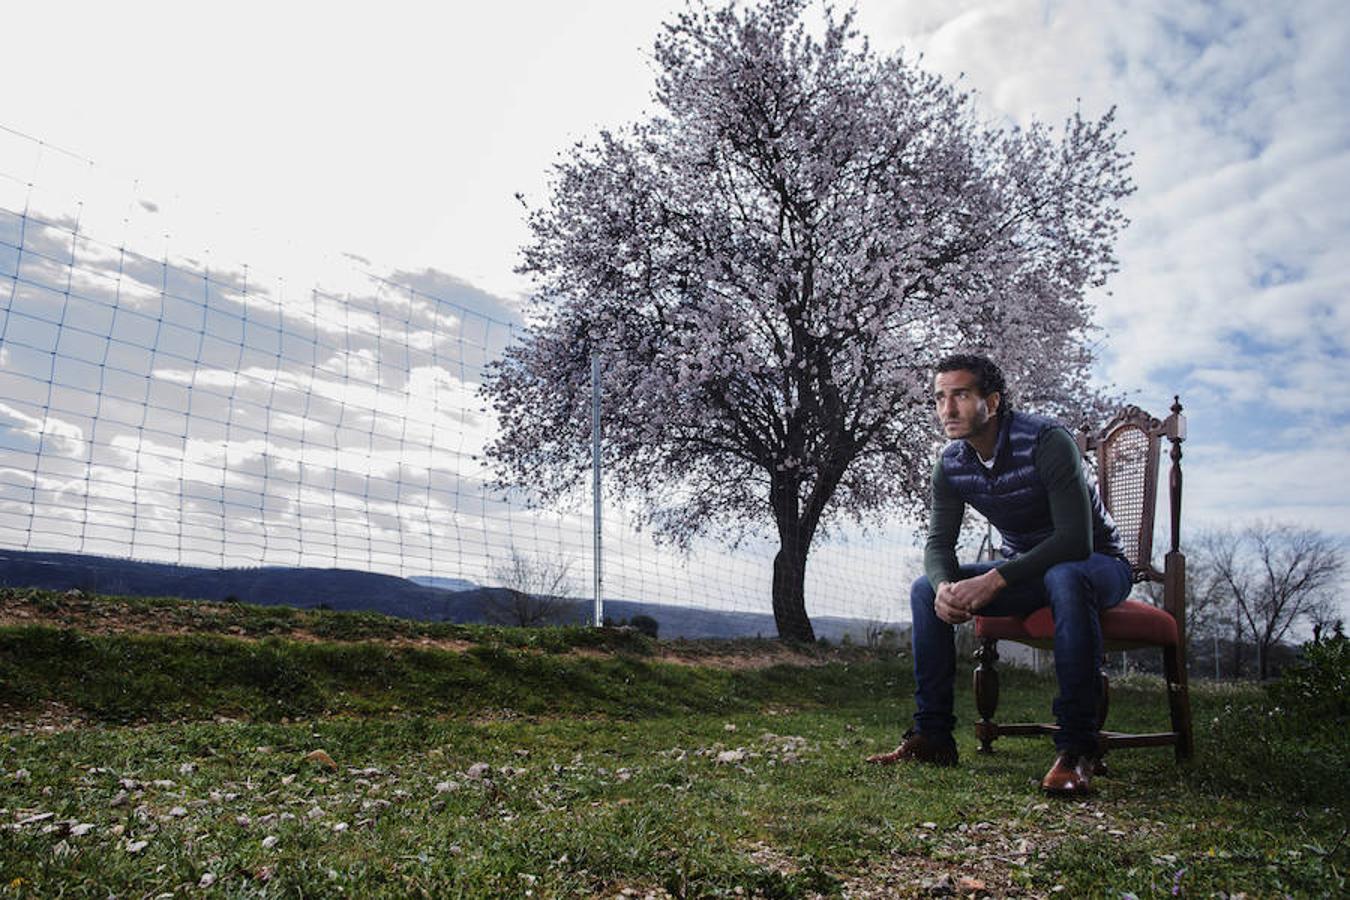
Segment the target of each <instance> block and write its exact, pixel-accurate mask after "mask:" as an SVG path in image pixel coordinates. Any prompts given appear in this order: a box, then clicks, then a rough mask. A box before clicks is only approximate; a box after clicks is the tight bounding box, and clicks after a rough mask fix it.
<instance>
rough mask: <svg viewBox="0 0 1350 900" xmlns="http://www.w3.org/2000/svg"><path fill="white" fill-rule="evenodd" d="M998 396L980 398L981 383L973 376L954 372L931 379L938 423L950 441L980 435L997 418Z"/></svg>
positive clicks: (961, 370) (969, 373)
mask: <svg viewBox="0 0 1350 900" xmlns="http://www.w3.org/2000/svg"><path fill="white" fill-rule="evenodd" d="M1000 399H1002V398H1000V397H999V395H998V392H993V393H991V394H990V395H989V396H987V397H981V396H980V382H979V379H978V378H977V377H976V376H975V373H974V372H967V371H965V370H964V369H956V370H954V371H951V372H939V373H938V374H937V377H936V378H935V379H933V401H934V403H935V404H936V407H937V417H938V423H939V424H940V425H942V430H943V432H944V433H945V434H946V435H947V438H948V439H949V440H953V441H955V440H961V439H966V440H969V439H971V438H973V437H977V436H979V435H981V434H983V433H984V432H985V431H986V430H987V429H988V428H989V427H990V422H991V420H992V419H993V417H994V416H995V415H997V414H998V404H999V400H1000Z"/></svg>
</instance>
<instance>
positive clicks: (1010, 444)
mask: <svg viewBox="0 0 1350 900" xmlns="http://www.w3.org/2000/svg"><path fill="white" fill-rule="evenodd" d="M1062 427H1063V426H1062V425H1060V424H1059V423H1058V422H1056V421H1054V420H1053V419H1047V418H1044V417H1043V416H1036V415H1032V414H1031V413H1024V412H1018V411H1016V410H1014V411H1013V413H1012V414H1011V415H1007V416H1004V417H1003V420H1002V422H1001V424H1000V427H999V432H998V443H997V444H996V445H995V446H994V467H993V469H987V468H985V466H984V464H983V463H981V462H980V457H979V454H978V453H976V452H975V448H973V447H971V446H970V444H968V443H966V442H965V441H952V442H951V443H950V444H948V445H947V446H946V447H945V448H944V449H943V451H942V474H943V475H944V476H945V477H946V479H947V483H948V484H949V485H951V487H952V490H954V491H956V493H957V494H959V495H960V496H961V499H962V500H964V501H965V502H966V503H967V504H968V505H970V506H972V507H974V508H975V509H976V510H978V511H979V513H980V514H981V515H983V516H984V517H985V518H986V519H988V520H989V521H990V522H991V523H992V524H993V526H994V527H995V528H997V529H998V532H999V534H1000V535H1002V536H1003V555H1004V556H1009V557H1011V556H1016V555H1018V554H1019V553H1025V552H1027V551H1028V550H1030V549H1031V548H1032V547H1034V546H1036V545H1037V544H1039V543H1040V542H1041V541H1043V540H1045V539H1046V538H1047V537H1049V536H1050V533H1051V532H1052V531H1053V530H1054V529H1053V527H1052V525H1051V521H1050V499H1049V496H1048V495H1047V492H1046V490H1045V486H1044V485H1043V484H1041V479H1040V477H1039V476H1038V475H1037V474H1036V465H1035V460H1034V458H1033V454H1034V453H1035V450H1036V441H1037V439H1038V438H1040V436H1041V434H1042V433H1043V432H1044V431H1045V430H1046V429H1048V428H1062ZM1088 495H1089V499H1090V501H1091V503H1092V549H1093V550H1094V551H1096V552H1097V553H1106V554H1108V555H1110V556H1119V557H1122V558H1123V557H1124V556H1125V548H1124V545H1123V544H1122V543H1121V540H1120V534H1119V532H1117V531H1116V523H1115V522H1113V521H1111V516H1110V514H1109V513H1108V512H1107V511H1106V509H1105V507H1103V506H1102V500H1101V497H1100V495H1098V493H1097V488H1096V485H1094V484H1092V483H1091V482H1089V483H1088Z"/></svg>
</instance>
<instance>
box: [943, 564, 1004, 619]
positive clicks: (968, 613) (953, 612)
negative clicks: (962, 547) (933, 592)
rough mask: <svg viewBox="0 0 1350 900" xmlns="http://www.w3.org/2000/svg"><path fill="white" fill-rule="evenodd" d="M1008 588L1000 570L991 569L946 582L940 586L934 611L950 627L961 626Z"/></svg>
mask: <svg viewBox="0 0 1350 900" xmlns="http://www.w3.org/2000/svg"><path fill="white" fill-rule="evenodd" d="M1007 586H1008V582H1007V581H1005V580H1004V579H1003V576H1002V575H1000V574H999V572H998V569H990V570H989V571H987V572H984V573H982V574H980V575H976V576H974V577H973V578H966V579H963V580H961V581H944V582H942V584H940V585H938V589H937V599H936V600H934V601H933V610H934V612H936V613H937V616H938V618H939V619H941V620H942V621H944V622H946V623H947V624H948V625H960V624H961V623H962V622H969V621H970V619H971V617H972V616H974V615H975V613H976V611H978V610H980V609H982V608H983V607H985V606H988V605H989V603H990V602H991V601H992V600H993V599H994V597H995V596H996V595H997V594H998V592H999V591H1001V590H1003V589H1004V588H1005V587H1007Z"/></svg>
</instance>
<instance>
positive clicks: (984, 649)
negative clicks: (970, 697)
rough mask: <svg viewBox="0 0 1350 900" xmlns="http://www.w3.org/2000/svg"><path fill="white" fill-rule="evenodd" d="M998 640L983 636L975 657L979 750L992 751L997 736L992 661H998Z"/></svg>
mask: <svg viewBox="0 0 1350 900" xmlns="http://www.w3.org/2000/svg"><path fill="white" fill-rule="evenodd" d="M997 647H998V641H996V640H994V639H993V638H985V639H984V640H983V642H981V644H980V647H979V649H978V650H976V651H975V659H976V660H978V661H979V665H977V666H976V667H975V708H976V709H977V710H979V713H980V721H978V722H976V723H975V736H976V737H978V738H979V739H980V746H979V752H981V753H993V752H994V739H995V738H997V737H998V725H996V724H995V723H994V714H995V713H997V712H998V671H997V670H996V669H995V668H994V663H996V662H998V649H997Z"/></svg>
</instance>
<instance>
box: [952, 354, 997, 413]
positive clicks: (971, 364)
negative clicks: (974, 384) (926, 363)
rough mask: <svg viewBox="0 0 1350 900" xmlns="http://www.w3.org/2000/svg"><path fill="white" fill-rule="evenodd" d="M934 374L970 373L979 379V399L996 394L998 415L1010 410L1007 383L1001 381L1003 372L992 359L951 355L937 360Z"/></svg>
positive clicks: (968, 355)
mask: <svg viewBox="0 0 1350 900" xmlns="http://www.w3.org/2000/svg"><path fill="white" fill-rule="evenodd" d="M933 371H934V373H935V374H936V373H942V372H970V373H971V374H973V375H974V376H975V377H976V378H977V379H979V390H980V396H981V397H988V396H989V395H990V394H993V393H997V394H998V396H999V404H998V412H999V415H1002V414H1003V413H1005V412H1007V411H1009V410H1011V409H1012V403H1011V402H1010V401H1009V398H1008V383H1007V382H1006V381H1005V380H1004V379H1003V370H1002V369H1000V368H999V367H998V364H997V363H995V362H994V361H993V360H992V359H990V358H989V357H987V356H980V355H979V354H976V353H953V354H951V355H950V356H944V357H943V358H942V359H940V360H938V364H937V367H936V368H935V369H934V370H933Z"/></svg>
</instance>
